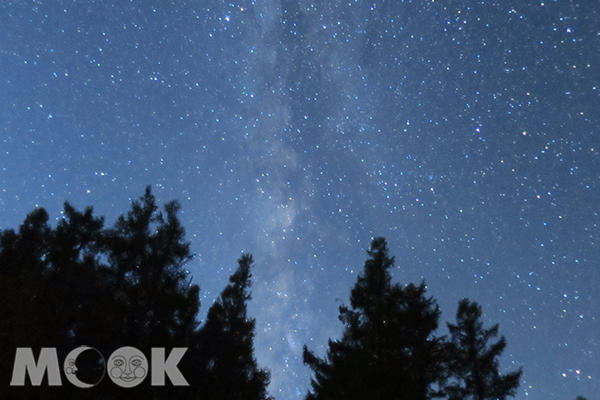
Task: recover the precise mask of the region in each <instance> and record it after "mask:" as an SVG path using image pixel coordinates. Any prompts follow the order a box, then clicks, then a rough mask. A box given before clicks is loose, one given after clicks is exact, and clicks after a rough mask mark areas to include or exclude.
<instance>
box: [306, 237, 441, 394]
mask: <svg viewBox="0 0 600 400" xmlns="http://www.w3.org/2000/svg"><path fill="white" fill-rule="evenodd" d="M367 253H368V255H369V257H370V258H369V259H368V260H367V261H366V263H365V268H364V271H363V273H362V274H360V275H359V277H358V280H357V282H356V284H355V286H354V287H353V289H352V291H351V295H350V307H347V306H341V307H340V309H339V311H340V316H339V318H340V320H341V321H342V323H343V324H344V326H345V327H344V333H343V337H342V339H341V340H340V341H332V340H329V349H328V351H327V357H326V358H325V359H324V358H320V357H317V356H315V355H314V354H313V353H312V352H311V351H309V350H308V349H307V347H306V346H304V354H303V355H304V362H305V363H306V364H308V365H309V366H310V368H311V369H312V370H313V373H314V377H313V378H312V380H311V384H312V389H313V390H312V392H309V393H308V395H307V397H306V398H307V399H309V400H313V399H314V400H317V399H318V400H325V399H357V400H358V399H365V398H373V399H375V398H376V399H381V400H387V399H390V400H391V399H407V400H413V399H414V400H425V399H428V398H430V397H432V396H433V395H434V393H433V392H432V391H431V387H432V384H433V383H436V382H438V381H440V380H441V379H442V377H443V373H444V369H443V365H442V362H441V345H440V341H439V340H438V339H436V338H435V337H433V332H434V331H435V330H436V329H437V327H438V320H439V315H440V311H439V308H438V306H437V304H436V302H435V300H433V299H432V298H427V297H425V292H426V287H425V284H424V283H421V284H420V285H419V286H415V285H413V284H409V285H407V286H405V287H401V286H400V285H399V284H392V283H391V276H390V272H389V270H390V269H391V268H392V267H393V264H394V258H393V257H389V255H388V248H387V243H386V241H385V239H384V238H376V239H374V240H373V241H372V243H371V249H370V250H369V251H368V252H367Z"/></svg>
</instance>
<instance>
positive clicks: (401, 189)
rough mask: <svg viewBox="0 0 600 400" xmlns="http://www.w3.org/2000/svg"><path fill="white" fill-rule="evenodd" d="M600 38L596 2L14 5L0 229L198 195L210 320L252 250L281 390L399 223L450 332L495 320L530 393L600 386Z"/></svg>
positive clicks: (336, 328) (395, 235)
mask: <svg viewBox="0 0 600 400" xmlns="http://www.w3.org/2000/svg"><path fill="white" fill-rule="evenodd" d="M599 48H600V6H599V3H598V1H597V0H537V1H514V0H513V1H509V0H506V1H505V0H492V1H487V0H486V1H453V0H448V1H446V0H436V1H433V0H429V1H426V0H412V1H409V0H405V1H401V0H397V1H382V0H373V1H363V0H344V1H339V0H332V1H318V2H314V3H313V2H310V1H307V0H294V1H287V0H255V1H245V0H244V1H239V2H231V3H229V2H221V1H216V0H208V1H205V0H202V1H166V0H154V1H150V0H130V1H125V0H120V1H108V0H97V1H93V0H87V1H83V0H82V1H79V0H43V1H37V0H33V1H32V0H16V1H7V0H1V1H0V68H1V72H2V74H1V78H0V189H1V191H0V228H2V229H6V228H17V227H18V225H19V224H20V223H22V221H23V219H24V218H25V216H26V214H27V213H28V212H30V211H32V210H33V209H34V208H35V207H44V208H46V210H48V212H49V213H50V216H51V220H52V222H53V224H55V223H56V220H58V219H60V218H61V210H62V204H63V202H64V201H65V200H68V201H70V202H71V203H72V204H73V205H75V206H76V207H77V208H79V209H83V208H84V207H85V206H88V205H92V206H94V209H95V213H96V214H97V215H104V216H105V217H106V222H107V225H109V226H110V225H112V224H113V222H114V221H115V219H116V217H117V216H118V215H119V214H121V213H124V212H126V211H128V210H129V207H130V202H131V200H133V199H137V198H139V196H141V195H142V194H143V192H144V188H145V187H146V186H147V185H151V186H152V190H153V193H154V194H155V195H156V197H157V199H158V200H159V201H160V203H161V204H164V202H166V201H169V200H172V199H178V200H180V201H181V203H182V206H183V210H182V212H181V213H180V217H181V220H182V223H183V225H184V226H185V227H186V232H187V238H188V240H190V241H191V243H192V245H191V246H192V252H193V253H195V254H196V257H195V259H194V260H193V261H191V262H190V263H189V264H188V265H187V268H188V270H189V273H190V277H192V279H193V281H194V282H196V283H198V284H199V285H200V287H201V301H202V306H201V316H200V318H204V316H205V314H206V312H207V310H208V308H209V307H210V305H211V304H212V302H213V301H214V299H215V298H216V296H218V295H219V293H220V291H221V290H222V289H223V288H224V287H225V285H226V283H227V279H228V277H229V275H230V274H231V273H232V272H233V271H234V270H235V268H236V267H237V263H236V260H237V258H239V257H240V255H241V254H242V253H243V252H250V253H252V254H253V255H254V260H255V269H254V286H253V299H252V301H251V303H250V305H249V307H250V313H251V315H252V316H253V317H255V318H256V322H257V327H256V332H257V338H256V341H255V354H256V356H257V359H258V362H259V365H261V366H264V367H269V368H270V369H271V373H272V379H271V386H270V393H271V394H272V395H273V396H275V397H276V399H278V400H290V399H297V398H299V396H304V395H305V394H306V391H307V390H308V388H309V377H310V372H311V371H310V369H309V368H308V367H306V366H304V365H303V364H302V345H303V344H307V345H308V347H309V349H312V350H316V352H317V354H319V355H324V354H325V349H326V346H327V339H328V338H332V339H335V338H339V337H340V335H341V332H342V324H341V322H339V320H338V318H337V315H338V306H339V305H341V304H342V303H345V304H348V302H349V300H348V296H349V293H350V288H351V287H352V286H353V285H354V283H355V282H356V278H357V275H358V273H359V272H360V271H362V268H363V265H364V261H365V259H366V257H367V255H366V253H365V251H366V250H367V249H368V247H369V244H370V241H371V239H372V238H373V237H376V236H385V237H386V238H387V240H388V245H389V248H390V252H391V254H392V255H395V257H396V268H395V269H394V271H393V273H392V275H393V281H394V282H401V283H409V282H415V283H419V282H420V281H421V280H422V279H425V281H426V283H427V285H428V289H429V291H428V293H429V294H430V295H431V296H433V297H435V298H436V299H437V300H438V302H439V305H440V307H441V309H442V318H441V321H440V329H439V330H438V333H439V334H440V335H441V334H444V333H446V332H447V330H446V329H445V323H446V321H450V322H452V321H454V318H455V314H456V308H457V303H458V300H459V299H461V298H463V297H468V298H470V299H471V300H474V301H477V302H478V303H480V304H481V305H482V307H483V311H484V321H485V324H486V326H490V325H492V324H494V323H499V324H500V334H503V335H505V336H506V339H507V342H508V346H507V348H506V351H505V353H504V355H503V357H502V358H501V359H500V364H501V366H502V370H503V371H504V372H506V371H509V370H516V369H517V368H518V367H521V366H522V367H523V369H524V375H523V377H522V381H521V387H520V389H519V392H518V395H517V399H520V400H523V399H533V400H547V399H574V398H575V397H576V396H577V395H583V396H586V397H587V398H588V400H597V399H600V397H599V394H600V312H599V307H600V288H599V287H598V281H599V280H600V265H599V258H600V250H599V240H600V233H599V227H598V224H600V217H599V214H598V213H599V211H600V209H599V207H598V206H599V201H598V199H599V194H600V193H599V189H600V112H599V110H600V52H599V51H598V49H599ZM124 345H126V344H124Z"/></svg>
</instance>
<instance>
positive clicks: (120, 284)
mask: <svg viewBox="0 0 600 400" xmlns="http://www.w3.org/2000/svg"><path fill="white" fill-rule="evenodd" d="M164 209H165V213H166V216H165V215H164V214H163V213H162V212H158V206H157V205H156V200H155V198H154V196H153V195H152V193H151V191H150V187H147V188H146V192H145V194H144V196H142V197H141V198H140V200H139V201H134V202H133V203H132V209H131V211H129V212H128V213H127V215H126V216H124V215H121V216H120V217H119V218H118V219H117V221H116V223H115V226H114V228H113V229H111V230H109V231H107V232H106V234H105V236H104V238H103V242H102V246H103V248H104V249H105V251H106V254H107V258H108V263H109V271H108V273H109V274H110V275H111V279H112V285H113V287H114V290H115V298H116V301H117V304H115V307H116V309H114V310H113V311H114V314H115V315H114V316H113V318H114V319H115V329H117V331H116V332H114V333H115V334H116V335H117V336H118V337H121V338H123V339H122V340H127V341H129V342H130V343H132V344H131V346H135V347H138V348H139V349H140V350H142V351H144V352H145V351H147V350H148V349H149V348H150V347H168V346H173V345H175V344H177V345H179V346H181V345H183V344H184V343H183V342H185V338H186V337H188V336H189V335H190V334H191V333H192V332H193V331H194V330H195V329H196V327H197V323H196V321H195V315H196V314H197V312H198V309H199V301H198V292H199V288H198V287H197V285H193V286H189V285H188V282H187V281H186V272H185V270H184V268H183V266H184V264H185V263H186V262H188V261H189V260H190V259H191V258H192V255H191V253H190V251H189V243H187V242H184V236H185V231H184V229H183V227H182V226H181V224H180V222H179V220H178V219H177V211H178V210H179V209H180V205H179V203H178V202H177V201H172V202H169V203H167V204H166V205H165V206H164Z"/></svg>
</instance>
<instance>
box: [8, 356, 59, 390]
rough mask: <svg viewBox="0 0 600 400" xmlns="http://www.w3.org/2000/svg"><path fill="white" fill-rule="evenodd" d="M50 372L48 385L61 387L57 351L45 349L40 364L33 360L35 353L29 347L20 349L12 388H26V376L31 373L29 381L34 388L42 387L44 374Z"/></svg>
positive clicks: (16, 357)
mask: <svg viewBox="0 0 600 400" xmlns="http://www.w3.org/2000/svg"><path fill="white" fill-rule="evenodd" d="M46 370H48V385H50V386H60V385H61V381H60V369H59V367H58V357H57V356H56V349H55V348H53V347H43V348H42V350H41V352H40V357H39V359H38V362H37V363H36V362H35V359H34V358H33V352H32V351H31V348H29V347H18V348H17V353H16V355H15V364H14V367H13V373H12V379H11V381H10V385H11V386H25V374H26V372H27V373H29V379H30V380H31V384H32V385H33V386H40V384H41V383H42V378H43V377H44V373H45V372H46Z"/></svg>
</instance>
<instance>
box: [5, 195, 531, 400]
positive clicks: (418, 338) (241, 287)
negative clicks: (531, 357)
mask: <svg viewBox="0 0 600 400" xmlns="http://www.w3.org/2000/svg"><path fill="white" fill-rule="evenodd" d="M179 209H180V205H179V203H178V202H177V201H171V202H168V203H167V204H165V205H164V207H163V210H162V211H161V210H159V207H158V206H157V204H156V199H155V197H154V196H153V195H152V193H151V190H150V187H147V188H146V191H145V193H144V195H143V196H142V197H140V199H139V200H136V201H133V202H132V204H131V209H130V210H129V211H128V212H127V213H126V214H124V215H121V216H120V217H119V218H118V219H117V220H116V222H115V223H114V225H113V226H112V227H110V228H105V226H104V218H103V217H96V216H94V215H93V209H92V208H91V207H88V208H86V209H85V210H84V211H78V210H76V209H75V208H74V207H73V206H71V205H70V204H69V203H68V202H65V205H64V211H63V213H64V217H63V218H62V219H61V220H60V221H59V222H58V224H57V226H56V227H54V228H53V227H51V226H50V224H49V222H48V220H49V217H48V213H47V212H46V211H45V210H44V209H43V208H37V209H35V210H33V211H32V212H30V213H29V214H28V215H27V217H26V218H25V220H24V222H23V224H21V226H20V227H19V229H18V231H15V230H13V229H6V230H2V231H0V398H19V399H55V398H78V399H94V400H96V399H98V400H99V399H121V398H131V397H132V396H135V397H139V398H147V399H175V400H176V399H209V400H212V399H214V400H217V399H219V400H227V399H232V400H233V399H240V400H241V399H244V400H246V399H247V400H270V399H272V397H271V396H270V395H269V393H268V385H269V382H270V372H269V370H268V369H267V368H262V367H260V366H259V365H258V362H257V360H256V357H255V355H254V336H255V319H254V318H251V317H249V316H248V312H247V304H248V302H249V301H250V300H251V286H252V272H251V271H252V268H253V258H252V255H251V254H244V255H242V256H241V257H240V258H239V260H238V268H237V269H236V271H235V272H234V273H233V274H232V275H231V277H230V278H229V284H228V285H227V286H226V287H225V288H224V289H223V291H222V292H221V294H220V296H219V297H218V298H217V300H216V301H215V302H214V303H213V304H212V305H211V306H210V308H209V310H208V314H207V317H206V320H205V322H204V324H202V325H201V324H200V323H199V322H198V313H199V310H200V301H199V291H200V288H199V286H198V285H197V284H193V283H192V282H191V280H188V277H187V274H186V271H185V268H184V266H185V264H186V263H187V262H189V261H190V260H191V259H192V257H193V256H192V254H191V252H190V243H189V242H186V241H185V230H184V228H183V226H182V225H181V223H180V221H179V219H178V217H177V212H178V211H179ZM367 255H368V259H367V260H366V262H365V266H364V270H363V272H362V273H361V274H360V275H359V276H358V279H357V282H356V284H355V285H354V287H353V288H352V291H351V294H350V304H349V305H341V306H340V307H339V319H340V321H341V322H342V324H343V325H344V331H343V335H342V337H341V338H340V339H338V340H332V339H330V340H329V342H328V350H327V355H326V357H324V358H321V357H318V356H316V355H315V354H314V353H313V352H312V351H310V350H309V349H308V348H307V347H306V345H305V346H304V347H303V360H304V363H305V364H306V365H307V366H308V367H309V368H310V369H311V371H312V378H311V389H310V390H309V391H308V392H307V394H306V397H305V398H306V399H307V400H327V399H340V400H341V399H344V400H346V399H348V400H351V399H361V400H364V399H382V400H388V399H389V400H393V399H398V400H428V399H434V398H446V399H448V400H467V399H468V400H471V399H472V400H485V399H506V398H507V397H514V396H515V394H516V390H517V388H518V386H519V380H520V377H521V375H522V370H521V369H519V370H517V371H514V372H510V373H507V374H504V375H502V374H500V373H499V357H500V356H501V354H502V352H503V350H504V349H505V347H506V340H505V338H504V337H503V336H502V337H500V338H499V340H497V341H493V340H494V338H496V337H497V336H498V332H499V327H498V325H497V324H496V325H494V326H492V327H490V328H484V327H483V323H482V309H481V306H479V305H478V304H477V303H475V302H472V301H470V300H468V299H463V300H461V301H460V302H459V305H458V311H457V314H456V322H455V323H448V324H447V326H448V329H449V332H450V333H449V335H448V336H436V334H435V332H436V330H437V328H438V325H439V319H440V315H441V312H440V310H439V307H438V305H437V302H436V300H435V299H434V298H433V297H428V296H427V288H426V285H425V282H421V283H420V284H418V285H415V284H413V283H409V284H407V285H404V286H402V285H400V284H398V283H392V282H391V275H390V269H391V268H392V267H393V265H394V258H393V257H391V256H390V255H389V250H388V248H387V243H386V240H385V239H384V238H381V237H379V238H375V239H373V240H372V242H371V247H370V249H369V250H368V251H367ZM80 345H88V346H91V347H93V348H95V349H97V350H99V351H100V353H101V354H111V353H112V351H114V350H115V349H118V348H120V347H122V346H124V345H127V346H132V347H135V348H137V349H139V350H141V351H142V352H143V353H144V354H150V349H151V348H153V347H164V348H166V349H171V348H174V347H185V348H187V351H186V353H185V355H184V357H183V358H182V359H181V362H180V363H179V365H178V367H179V369H180V370H181V372H182V374H183V375H184V376H185V377H186V379H187V381H188V383H189V386H173V385H171V384H169V383H168V382H167V384H166V385H165V386H160V387H157V386H151V385H150V382H149V379H146V380H144V381H142V382H141V383H140V384H139V385H137V386H135V387H134V388H131V389H123V388H121V387H119V386H116V385H112V384H104V383H103V382H101V383H100V384H98V385H97V386H94V387H93V388H91V389H81V388H77V387H74V386H72V385H69V384H68V383H63V385H62V386H59V387H56V386H49V385H48V384H47V383H48V382H47V378H44V381H43V384H42V385H40V386H33V385H30V384H26V385H25V386H10V379H11V374H12V368H13V362H14V356H15V351H16V348H18V347H29V348H33V349H37V351H38V352H39V351H40V349H41V348H43V347H54V348H56V349H57V352H58V355H59V359H60V360H63V359H64V357H65V356H66V354H67V353H68V352H69V351H70V350H72V349H73V348H76V347H78V346H80ZM167 351H168V350H167ZM85 353H89V352H85ZM85 353H82V354H85ZM36 356H37V354H36ZM85 360H86V359H85V358H81V361H80V359H79V358H78V361H77V362H78V372H77V373H78V374H79V375H78V377H80V379H81V380H84V379H89V377H90V376H94V374H95V376H98V374H100V372H99V370H101V369H102V371H104V370H103V368H106V366H105V365H99V363H98V361H97V360H96V361H93V360H91V361H89V360H88V361H85ZM63 380H64V379H63ZM28 383H29V382H28Z"/></svg>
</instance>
